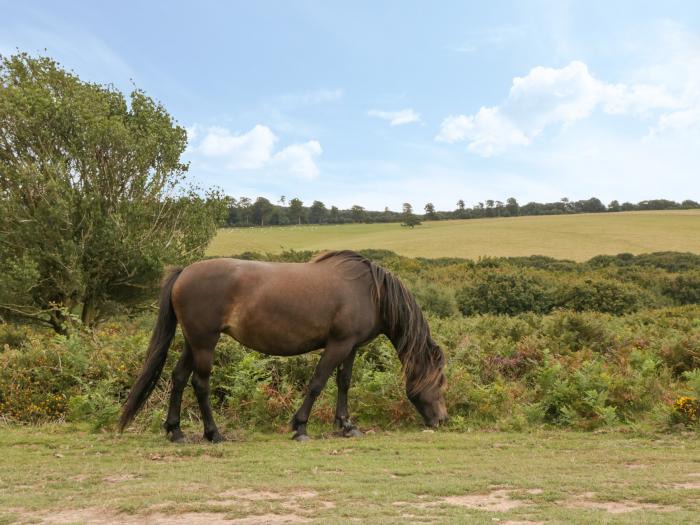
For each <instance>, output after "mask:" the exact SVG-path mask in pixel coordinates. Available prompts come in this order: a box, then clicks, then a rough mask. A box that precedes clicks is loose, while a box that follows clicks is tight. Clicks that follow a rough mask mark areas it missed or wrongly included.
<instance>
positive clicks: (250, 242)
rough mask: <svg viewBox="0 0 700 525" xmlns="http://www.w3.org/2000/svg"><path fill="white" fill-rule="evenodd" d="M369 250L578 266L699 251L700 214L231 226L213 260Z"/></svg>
mask: <svg viewBox="0 0 700 525" xmlns="http://www.w3.org/2000/svg"><path fill="white" fill-rule="evenodd" d="M370 248H374V249H385V250H391V251H393V252H396V253H398V254H401V255H405V256H408V257H431V258H437V257H463V258H469V259H475V258H478V257H483V256H490V257H514V256H525V255H547V256H550V257H554V258H557V259H571V260H575V261H583V260H587V259H590V258H591V257H594V256H596V255H604V254H607V255H612V254H618V253H624V252H626V253H634V254H639V253H649V252H656V251H679V252H687V251H689V252H694V253H700V210H678V211H676V210H672V211H642V212H622V213H596V214H576V215H546V216H534V217H512V218H499V219H470V220H454V221H432V222H431V221H425V222H423V224H422V225H421V226H417V227H416V228H414V229H410V228H402V227H400V226H399V224H396V223H389V224H343V225H323V226H314V225H303V226H281V227H280V226H277V227H269V228H268V227H266V228H227V229H221V230H219V233H218V234H217V236H216V237H215V238H214V240H213V241H212V242H211V244H210V246H209V248H208V250H207V255H210V256H230V255H233V254H237V253H242V252H246V251H251V252H260V253H279V252H282V251H285V250H311V251H315V250H323V249H330V250H333V249H354V250H361V249H370Z"/></svg>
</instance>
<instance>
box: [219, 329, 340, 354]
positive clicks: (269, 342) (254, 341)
mask: <svg viewBox="0 0 700 525" xmlns="http://www.w3.org/2000/svg"><path fill="white" fill-rule="evenodd" d="M223 332H224V333H225V334H227V335H229V336H231V337H233V338H234V339H235V340H236V341H238V342H239V343H241V344H242V345H243V346H245V347H246V348H250V349H251V350H255V351H256V352H261V353H263V354H268V355H279V356H292V355H300V354H305V353H307V352H311V351H313V350H318V349H320V348H323V347H324V346H325V343H326V338H325V337H321V336H316V337H299V336H298V335H297V336H296V337H295V335H296V334H294V333H293V332H292V331H287V330H284V331H282V330H280V331H278V330H275V329H268V330H266V331H265V332H255V331H249V330H246V329H245V328H244V327H241V326H227V327H226V328H225V329H224V330H223Z"/></svg>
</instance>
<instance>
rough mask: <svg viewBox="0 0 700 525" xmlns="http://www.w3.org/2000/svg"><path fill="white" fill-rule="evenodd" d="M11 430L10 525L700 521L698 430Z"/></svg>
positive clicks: (3, 506)
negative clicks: (346, 435)
mask: <svg viewBox="0 0 700 525" xmlns="http://www.w3.org/2000/svg"><path fill="white" fill-rule="evenodd" d="M0 430H1V431H0V450H2V456H3V457H2V471H0V523H3V524H5V523H14V522H18V523H23V522H27V523H28V522H33V523H49V522H51V521H50V518H49V517H50V516H55V518H54V519H55V520H56V521H55V522H59V521H60V522H61V523H72V522H75V523H105V522H109V521H112V520H113V521H115V522H121V523H139V522H143V520H144V519H145V518H144V516H145V515H147V514H148V515H149V518H150V519H151V522H152V523H154V524H165V523H178V522H182V523H257V522H269V523H275V522H277V523H282V522H285V523H286V522H290V521H289V520H292V519H302V520H306V521H307V522H310V523H345V522H347V521H348V520H349V519H355V520H359V521H360V522H363V523H379V522H381V523H405V522H406V521H411V522H433V523H434V522H439V523H464V522H468V523H477V524H479V523H483V524H487V523H488V524H491V523H494V522H498V521H500V522H501V523H508V522H509V521H512V522H518V523H528V522H534V523H540V522H544V523H548V524H556V523H629V524H632V523H634V524H640V523H655V524H681V523H683V524H685V523H691V522H694V521H695V520H696V519H697V516H698V512H700V441H698V439H697V435H696V434H693V435H692V437H691V436H683V435H658V436H641V435H632V434H623V433H620V432H612V433H585V434H584V433H576V432H561V431H537V432H533V433H487V432H466V433H456V432H452V433H449V432H436V433H425V432H421V431H420V430H416V431H414V432H393V433H389V432H377V433H374V434H368V435H365V436H364V437H362V438H359V439H353V440H347V439H343V438H337V437H332V436H331V437H325V438H318V437H317V438H316V439H314V440H313V441H311V442H307V443H296V442H292V441H290V440H289V439H288V437H287V436H284V435H278V434H245V435H244V434H241V435H238V436H232V437H233V440H232V441H229V442H226V443H223V444H220V445H210V444H207V443H202V442H194V443H189V444H184V445H173V444H170V443H167V442H166V441H165V440H164V438H163V437H162V436H160V435H155V434H148V433H144V434H126V435H122V436H119V435H114V434H110V433H102V434H93V433H88V432H85V431H83V430H81V429H80V428H77V429H76V428H71V427H69V426H67V425H62V426H50V425H46V426H40V427H17V426H9V427H2V428H0ZM475 495H476V496H475ZM479 495H480V496H479ZM489 495H490V496H489ZM479 497H483V498H485V499H483V500H482V501H481V505H482V508H474V507H473V505H474V504H475V503H479V501H477V499H476V498H479ZM489 502H491V504H503V503H504V502H506V503H508V502H515V503H514V505H513V506H512V508H509V509H508V510H495V509H492V510H487V509H488V508H489V507H488V504H489ZM611 502H617V503H611ZM483 505H487V507H483ZM506 507H508V505H506ZM60 509H62V510H60ZM79 509H82V510H79ZM621 511H622V512H621ZM57 512H58V514H56V513H57ZM256 516H257V518H256ZM246 518H247V520H246ZM236 519H238V520H242V521H238V522H236V521H235V520H236ZM285 519H286V520H288V521H284V520H285ZM61 520H62V521H61ZM100 520H101V521H100ZM105 520H107V521H105ZM178 520H179V521H178ZM198 520H199V521H198ZM228 520H234V521H228Z"/></svg>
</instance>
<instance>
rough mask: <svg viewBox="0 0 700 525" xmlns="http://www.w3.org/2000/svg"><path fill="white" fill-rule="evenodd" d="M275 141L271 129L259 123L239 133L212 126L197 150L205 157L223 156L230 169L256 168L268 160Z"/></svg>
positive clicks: (275, 138)
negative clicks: (245, 131) (235, 133)
mask: <svg viewBox="0 0 700 525" xmlns="http://www.w3.org/2000/svg"><path fill="white" fill-rule="evenodd" d="M276 142H277V137H276V136H275V134H274V133H273V132H272V130H271V129H270V128H268V127H267V126H262V125H260V124H258V125H256V126H255V127H254V128H253V129H251V130H250V131H248V132H247V133H242V134H239V135H234V134H232V133H231V132H230V131H229V130H228V129H226V128H219V127H212V128H209V129H208V130H207V133H206V135H205V136H204V138H203V139H202V141H201V142H200V143H199V145H198V146H197V151H199V152H200V153H201V154H202V155H204V156H205V157H221V158H225V159H226V164H227V166H228V167H229V168H230V169H232V170H237V169H257V168H261V167H263V166H264V165H265V164H267V163H268V162H269V161H270V158H271V157H272V150H273V148H274V146H275V143H276Z"/></svg>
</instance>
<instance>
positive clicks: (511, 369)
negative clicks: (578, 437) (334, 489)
mask: <svg viewBox="0 0 700 525" xmlns="http://www.w3.org/2000/svg"><path fill="white" fill-rule="evenodd" d="M311 255H312V254H310V253H302V252H291V253H287V254H282V255H276V256H268V257H267V258H269V259H277V260H308V258H309V257H310V256H311ZM366 255H368V256H372V257H374V258H375V259H376V260H378V261H380V264H382V265H384V266H386V267H387V268H389V269H390V270H391V271H392V272H394V273H396V274H397V275H399V276H400V277H401V278H402V279H403V280H404V282H406V283H407V285H408V286H409V287H410V288H411V289H412V290H413V291H414V293H415V294H416V297H417V299H418V301H419V303H420V304H421V305H422V307H423V308H424V310H425V312H426V315H427V318H428V321H429V323H430V326H431V332H432V334H433V337H434V338H435V340H436V341H437V342H438V343H439V344H440V345H441V346H442V348H443V349H444V350H445V353H446V355H447V363H448V364H447V368H446V374H447V378H448V389H447V392H446V397H447V400H448V407H449V411H450V415H451V417H452V422H451V424H450V425H451V427H452V428H454V429H457V430H459V429H466V428H475V427H482V426H485V427H494V428H503V429H522V428H526V427H528V426H540V425H545V426H561V427H569V428H577V429H594V428H598V427H601V426H608V425H647V426H651V427H654V428H659V429H663V428H668V426H669V425H671V426H682V427H695V428H697V427H698V421H697V410H695V408H694V407H697V406H698V405H697V403H698V401H697V400H698V399H699V398H700V305H697V304H686V305H677V304H676V302H679V303H680V302H686V301H685V300H684V301H676V298H674V297H671V296H669V295H668V294H667V293H666V292H664V290H665V288H664V284H665V283H666V284H667V283H672V282H674V280H675V279H678V278H679V276H683V275H685V274H686V273H689V274H690V273H692V274H693V275H695V274H694V272H697V271H698V270H697V268H690V269H685V266H684V265H685V264H687V261H688V257H686V256H683V257H681V259H682V264H680V263H679V264H673V262H672V261H671V256H670V255H668V254H663V257H661V260H662V261H663V264H664V266H665V268H660V267H659V265H657V264H651V263H650V261H653V257H651V256H647V257H645V258H644V259H643V260H644V264H643V265H634V264H629V258H623V259H621V260H622V261H624V264H619V263H618V260H617V259H614V264H612V263H610V264H608V263H606V264H602V263H601V261H596V262H595V264H588V263H584V264H577V263H568V262H561V261H554V260H549V259H547V258H541V257H538V258H518V259H517V260H509V259H484V260H481V261H476V262H474V261H461V260H447V259H443V260H436V261H432V260H423V259H408V258H404V257H400V256H398V255H396V254H393V253H391V252H384V251H373V252H370V253H366ZM248 256H249V257H250V258H261V256H260V255H259V254H248ZM630 257H632V258H633V259H634V256H630ZM530 263H532V264H530ZM666 268H670V270H668V269H666ZM679 268H684V269H682V270H679ZM620 271H622V272H626V273H625V275H626V277H627V278H621V277H619V276H618V277H616V272H620ZM465 314H467V315H465ZM154 318H155V315H154V311H153V310H152V309H147V310H145V311H142V312H141V313H135V314H132V315H130V316H127V315H124V314H120V316H118V317H115V318H114V319H113V320H111V321H109V322H104V323H102V324H100V325H98V326H97V327H95V328H94V329H93V330H89V331H84V332H73V333H71V334H70V335H68V336H63V335H56V334H55V333H54V332H52V331H50V330H45V329H42V328H39V327H36V326H31V325H22V324H0V418H2V419H5V420H7V421H11V422H41V421H55V420H66V421H79V422H89V423H91V424H92V425H93V426H94V427H95V428H111V427H112V425H113V424H114V421H115V419H116V417H117V414H118V412H119V409H120V406H121V404H122V402H123V401H124V399H125V397H126V395H127V392H128V391H129V388H130V386H131V384H132V382H133V380H134V379H135V377H136V375H137V374H138V371H139V369H140V367H141V365H142V363H143V360H144V352H145V348H146V346H147V343H148V338H149V336H150V330H151V327H152V323H153V321H154ZM182 348H183V340H182V337H181V336H180V335H178V336H176V338H175V340H174V342H173V346H172V349H171V351H170V354H169V357H168V362H167V363H166V368H165V371H164V373H163V375H162V379H161V381H160V383H159V385H158V387H157V388H156V390H155V392H154V394H153V395H152V396H151V399H150V400H149V402H148V404H147V406H146V407H145V408H144V410H143V412H142V413H141V415H140V417H139V418H138V419H137V423H136V424H137V426H139V427H141V428H152V429H156V428H159V427H160V424H161V423H162V420H163V419H164V411H165V409H166V403H167V392H168V388H169V370H170V369H171V368H172V366H173V365H174V363H175V361H176V359H177V357H178V353H179V352H180V351H181V350H182ZM318 358H319V356H318V353H312V354H308V355H304V356H298V357H292V358H284V357H273V356H266V355H261V354H258V353H255V352H251V351H248V350H246V349H245V348H243V347H242V346H241V345H240V344H238V343H237V342H236V341H234V340H232V339H230V338H228V337H223V338H222V340H221V341H220V343H219V345H218V347H217V351H216V354H215V367H214V372H213V375H212V403H213V405H214V407H215V410H216V412H217V413H218V415H217V417H218V418H219V420H220V422H221V423H222V424H224V425H228V426H229V427H230V428H241V427H242V428H248V429H260V430H275V431H282V430H285V429H287V426H288V422H289V420H290V419H291V416H292V414H293V413H294V411H295V410H296V408H297V407H298V405H299V404H300V402H301V400H302V396H303V395H304V392H305V389H306V385H307V384H308V381H309V380H310V378H311V376H312V374H313V370H314V367H315V365H316V363H317V362H318ZM350 404H351V410H352V414H353V417H354V418H355V419H356V420H357V421H359V423H360V424H361V425H362V426H365V427H366V426H378V427H383V428H396V427H401V426H407V425H418V424H420V422H419V418H418V417H417V415H416V413H415V411H414V409H413V407H412V406H411V404H410V403H409V402H408V401H407V399H406V396H405V390H404V385H403V382H402V379H401V371H400V364H399V361H398V359H397V357H396V353H395V351H394V349H393V347H392V346H391V344H390V343H389V341H388V340H387V339H386V338H384V337H380V338H378V339H377V340H375V341H373V342H372V343H370V344H369V345H367V346H366V347H364V348H362V349H361V350H360V352H359V353H358V357H357V359H356V363H355V367H354V374H353V382H352V386H351V392H350ZM334 409H335V382H334V380H332V379H331V380H330V381H329V382H328V386H327V388H326V391H325V392H324V394H323V395H322V396H321V397H320V398H319V400H318V402H317V404H316V406H315V408H314V415H313V418H312V424H313V422H316V423H319V422H320V423H325V424H330V423H332V421H333V416H334ZM694 410H695V411H694ZM183 418H184V420H185V421H190V422H191V423H193V424H197V425H199V421H198V420H199V410H198V408H197V404H196V401H195V400H194V396H193V395H192V393H191V392H190V389H188V390H187V392H186V395H185V399H184V403H183Z"/></svg>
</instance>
